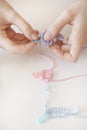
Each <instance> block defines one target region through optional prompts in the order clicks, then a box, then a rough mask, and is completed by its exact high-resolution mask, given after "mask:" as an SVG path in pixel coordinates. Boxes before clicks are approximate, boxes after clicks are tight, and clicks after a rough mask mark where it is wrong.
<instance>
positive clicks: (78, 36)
mask: <svg viewBox="0 0 87 130" xmlns="http://www.w3.org/2000/svg"><path fill="white" fill-rule="evenodd" d="M83 30H85V28H84V25H81V24H78V23H76V24H75V25H74V28H73V31H72V33H71V36H70V39H69V41H70V44H71V49H70V52H69V53H65V54H64V58H65V59H66V60H70V61H77V60H78V58H79V55H80V52H81V50H82V47H83V44H84V31H83Z"/></svg>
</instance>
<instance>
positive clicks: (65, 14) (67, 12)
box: [63, 9, 73, 19]
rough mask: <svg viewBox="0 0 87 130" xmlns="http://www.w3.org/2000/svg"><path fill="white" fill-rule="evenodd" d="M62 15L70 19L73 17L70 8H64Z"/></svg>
mask: <svg viewBox="0 0 87 130" xmlns="http://www.w3.org/2000/svg"><path fill="white" fill-rule="evenodd" d="M63 15H64V16H65V17H64V18H65V19H70V18H72V17H73V11H72V10H71V9H68V10H65V11H64V12H63Z"/></svg>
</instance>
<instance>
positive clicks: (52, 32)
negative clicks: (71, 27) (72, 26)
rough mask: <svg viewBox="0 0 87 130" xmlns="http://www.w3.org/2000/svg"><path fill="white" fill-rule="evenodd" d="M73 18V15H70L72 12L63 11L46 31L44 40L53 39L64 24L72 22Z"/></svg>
mask: <svg viewBox="0 0 87 130" xmlns="http://www.w3.org/2000/svg"><path fill="white" fill-rule="evenodd" d="M73 17H74V14H73V13H72V11H70V10H67V11H64V12H63V13H62V14H61V15H60V16H59V17H58V19H57V20H56V22H55V23H54V24H53V25H51V26H50V28H49V29H48V30H47V32H46V34H45V36H44V38H45V40H51V39H53V38H54V37H55V36H56V35H57V34H58V33H59V32H60V31H61V29H62V28H63V27H64V26H65V25H66V24H68V23H70V22H71V21H72V19H73Z"/></svg>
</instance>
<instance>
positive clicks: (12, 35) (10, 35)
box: [6, 27, 15, 39]
mask: <svg viewBox="0 0 87 130" xmlns="http://www.w3.org/2000/svg"><path fill="white" fill-rule="evenodd" d="M6 33H7V37H8V38H9V39H12V38H13V37H14V35H15V31H14V30H13V29H12V28H10V27H8V28H6Z"/></svg>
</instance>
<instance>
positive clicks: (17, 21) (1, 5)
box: [0, 0, 38, 53]
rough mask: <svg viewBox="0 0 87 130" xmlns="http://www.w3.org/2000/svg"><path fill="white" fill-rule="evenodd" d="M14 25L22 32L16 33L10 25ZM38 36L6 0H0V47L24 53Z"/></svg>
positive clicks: (12, 51) (31, 46)
mask: <svg viewBox="0 0 87 130" xmlns="http://www.w3.org/2000/svg"><path fill="white" fill-rule="evenodd" d="M12 24H14V25H16V26H17V27H18V28H19V29H20V30H21V32H22V33H23V34H20V33H16V32H15V31H14V30H13V29H11V25H12ZM37 38H38V31H36V30H34V29H33V28H32V27H31V26H30V25H29V24H28V23H27V22H26V21H25V20H24V19H23V18H22V17H21V16H20V15H19V14H18V13H17V12H16V11H15V10H14V9H13V8H12V7H11V6H10V5H9V4H8V3H7V2H5V1H4V0H0V47H1V48H3V49H5V50H8V51H10V52H11V53H26V52H28V51H29V50H31V49H32V48H33V47H34V46H35V43H32V42H31V40H35V39H37Z"/></svg>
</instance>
